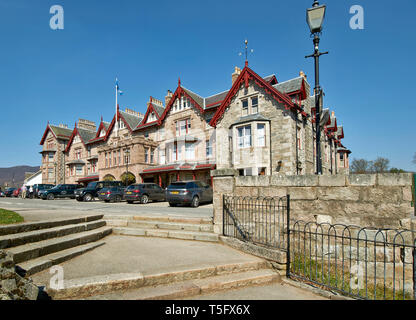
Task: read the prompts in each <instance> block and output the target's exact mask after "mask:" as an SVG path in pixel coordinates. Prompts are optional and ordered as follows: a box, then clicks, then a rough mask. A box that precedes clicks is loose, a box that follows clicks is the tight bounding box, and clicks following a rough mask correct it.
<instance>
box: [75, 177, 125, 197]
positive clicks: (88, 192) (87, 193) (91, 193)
mask: <svg viewBox="0 0 416 320" xmlns="http://www.w3.org/2000/svg"><path fill="white" fill-rule="evenodd" d="M122 186H123V183H122V182H121V181H97V182H90V183H89V184H88V186H87V187H86V188H82V189H80V190H79V191H77V192H76V193H75V198H76V199H77V200H78V201H92V200H94V198H97V197H98V192H100V190H101V189H103V188H109V187H122Z"/></svg>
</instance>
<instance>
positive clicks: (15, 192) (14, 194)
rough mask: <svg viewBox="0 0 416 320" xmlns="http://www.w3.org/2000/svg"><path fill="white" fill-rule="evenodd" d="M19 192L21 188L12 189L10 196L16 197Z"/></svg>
mask: <svg viewBox="0 0 416 320" xmlns="http://www.w3.org/2000/svg"><path fill="white" fill-rule="evenodd" d="M21 193H22V188H18V189H14V190H13V193H12V197H14V198H18V197H19V195H20V194H21Z"/></svg>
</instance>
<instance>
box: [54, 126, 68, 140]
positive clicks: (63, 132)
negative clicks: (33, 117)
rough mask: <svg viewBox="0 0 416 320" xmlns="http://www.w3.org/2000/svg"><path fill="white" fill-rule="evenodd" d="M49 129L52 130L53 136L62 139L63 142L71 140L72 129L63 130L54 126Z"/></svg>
mask: <svg viewBox="0 0 416 320" xmlns="http://www.w3.org/2000/svg"><path fill="white" fill-rule="evenodd" d="M49 128H51V130H52V132H53V134H54V135H55V136H56V137H57V138H60V139H63V140H69V138H70V137H71V135H72V129H68V128H62V127H58V126H54V125H49Z"/></svg>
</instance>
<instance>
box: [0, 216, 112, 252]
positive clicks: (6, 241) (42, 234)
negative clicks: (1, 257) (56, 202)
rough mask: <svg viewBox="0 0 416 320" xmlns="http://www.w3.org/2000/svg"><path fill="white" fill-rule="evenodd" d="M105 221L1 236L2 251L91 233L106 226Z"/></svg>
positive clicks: (0, 245) (0, 246)
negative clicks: (76, 234) (75, 234)
mask: <svg viewBox="0 0 416 320" xmlns="http://www.w3.org/2000/svg"><path fill="white" fill-rule="evenodd" d="M105 225H106V223H105V221H104V220H98V221H92V222H87V223H78V224H70V225H65V226H59V227H54V228H49V229H41V230H35V231H28V232H22V233H15V234H9V235H6V236H0V249H6V248H11V247H17V246H21V245H24V244H28V243H33V242H38V241H43V240H47V239H52V238H58V237H63V236H66V235H69V234H74V233H80V232H84V231H89V230H93V229H97V228H100V227H103V226H105Z"/></svg>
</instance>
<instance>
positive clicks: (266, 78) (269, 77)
mask: <svg viewBox="0 0 416 320" xmlns="http://www.w3.org/2000/svg"><path fill="white" fill-rule="evenodd" d="M275 77H276V75H275V74H271V75H270V76H267V77H264V78H263V79H264V80H265V81H267V82H270V81H272V79H273V78H275Z"/></svg>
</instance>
